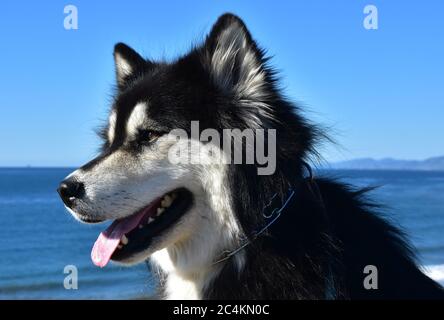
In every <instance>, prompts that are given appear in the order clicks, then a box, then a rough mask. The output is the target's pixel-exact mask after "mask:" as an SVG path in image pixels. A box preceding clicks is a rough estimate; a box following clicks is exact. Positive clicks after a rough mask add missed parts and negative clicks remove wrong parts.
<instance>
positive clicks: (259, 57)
mask: <svg viewBox="0 0 444 320" xmlns="http://www.w3.org/2000/svg"><path fill="white" fill-rule="evenodd" d="M204 57H205V62H204V63H205V66H206V68H208V69H209V72H210V75H211V78H212V80H213V81H214V82H215V84H216V85H217V86H218V87H220V88H221V89H223V90H227V91H230V92H233V93H234V94H235V95H236V96H237V98H239V99H255V98H260V97H259V96H258V95H260V94H263V90H261V89H263V86H264V85H265V83H266V81H267V80H266V79H267V78H266V73H267V68H266V67H265V66H264V64H265V61H266V59H265V58H264V54H263V52H262V50H261V49H259V48H258V47H257V45H256V43H255V41H254V40H253V39H252V37H251V35H250V32H249V31H248V29H247V27H246V26H245V24H244V22H243V21H242V20H241V19H240V18H238V17H237V16H235V15H233V14H229V13H228V14H224V15H222V16H221V17H220V18H219V19H218V20H217V22H216V23H215V24H214V26H213V28H212V30H211V32H210V34H209V35H208V36H207V38H206V41H205V44H204Z"/></svg>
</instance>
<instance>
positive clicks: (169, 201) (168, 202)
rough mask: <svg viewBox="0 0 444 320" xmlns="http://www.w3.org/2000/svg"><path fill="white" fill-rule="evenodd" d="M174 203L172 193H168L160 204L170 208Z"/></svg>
mask: <svg viewBox="0 0 444 320" xmlns="http://www.w3.org/2000/svg"><path fill="white" fill-rule="evenodd" d="M172 203H173V199H172V198H171V196H170V195H166V196H165V197H163V199H162V201H161V202H160V205H161V206H162V207H164V208H168V207H169V206H170V205H171V204H172Z"/></svg>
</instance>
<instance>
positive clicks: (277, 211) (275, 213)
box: [212, 187, 295, 265]
mask: <svg viewBox="0 0 444 320" xmlns="http://www.w3.org/2000/svg"><path fill="white" fill-rule="evenodd" d="M294 194H295V191H294V189H293V188H291V187H290V188H289V189H288V192H287V197H286V199H285V201H284V202H283V204H282V206H281V207H280V208H279V207H274V209H273V210H271V212H270V208H273V203H274V202H275V200H276V199H277V193H275V194H274V195H273V197H272V198H271V199H270V202H269V203H268V204H267V205H266V206H265V207H264V211H263V212H262V215H263V217H264V219H265V221H266V224H265V226H263V227H262V228H261V229H259V230H258V231H255V232H253V233H252V234H251V236H250V237H249V238H242V239H241V243H242V244H241V245H240V246H239V247H238V248H236V249H235V250H232V251H228V250H226V251H224V252H222V254H221V256H220V258H219V259H218V260H216V261H215V262H213V264H212V265H216V264H218V263H220V262H222V261H225V260H228V259H230V258H231V257H232V256H234V255H235V254H236V253H238V252H239V251H241V250H242V249H244V248H245V247H246V246H248V245H249V244H250V243H252V242H253V241H254V240H256V239H257V238H258V237H259V236H260V235H261V234H263V233H264V232H265V231H266V230H267V229H268V228H269V227H270V226H271V225H272V224H273V223H275V222H276V221H277V220H278V219H279V217H280V216H281V213H282V211H283V210H284V209H285V208H286V207H287V205H288V203H289V202H290V201H291V199H292V198H293V196H294Z"/></svg>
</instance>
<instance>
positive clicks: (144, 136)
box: [137, 129, 162, 143]
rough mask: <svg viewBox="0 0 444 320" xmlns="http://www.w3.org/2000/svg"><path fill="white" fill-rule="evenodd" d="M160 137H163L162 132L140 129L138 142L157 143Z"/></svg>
mask: <svg viewBox="0 0 444 320" xmlns="http://www.w3.org/2000/svg"><path fill="white" fill-rule="evenodd" d="M160 136H162V133H161V132H157V131H153V130H146V129H139V131H138V134H137V140H138V141H139V142H140V143H152V142H154V141H156V140H157V139H158V138H159V137H160Z"/></svg>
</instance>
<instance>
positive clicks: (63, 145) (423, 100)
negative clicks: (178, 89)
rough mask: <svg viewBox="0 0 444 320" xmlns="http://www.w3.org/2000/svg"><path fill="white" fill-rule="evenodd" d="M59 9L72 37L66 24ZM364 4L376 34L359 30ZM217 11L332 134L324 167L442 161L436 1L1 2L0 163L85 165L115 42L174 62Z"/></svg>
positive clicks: (442, 36)
mask: <svg viewBox="0 0 444 320" xmlns="http://www.w3.org/2000/svg"><path fill="white" fill-rule="evenodd" d="M115 2H117V1H115ZM67 4H74V5H75V6H77V8H78V14H79V29H78V30H70V31H67V30H65V29H64V27H63V20H64V17H65V15H64V13H63V8H64V6H65V5H67ZM367 4H374V5H376V6H377V8H378V13H379V29H378V30H366V29H365V28H364V27H363V24H362V22H363V19H364V13H363V8H364V7H365V5H367ZM226 11H231V12H233V13H236V14H238V15H239V16H241V17H242V18H243V19H244V20H245V22H246V23H247V25H248V27H249V28H250V30H251V32H252V34H253V36H254V37H255V38H256V39H257V40H258V41H259V43H260V44H261V45H262V46H263V47H265V48H267V49H268V52H269V54H271V55H273V56H274V58H273V59H272V63H273V65H274V66H275V67H276V68H277V69H278V70H281V71H282V73H281V75H282V79H283V85H284V87H285V90H286V93H287V95H289V96H290V97H291V98H293V99H294V100H295V101H298V102H300V103H302V104H303V106H304V108H305V110H306V111H307V115H308V116H309V117H310V118H311V119H312V120H314V121H319V122H321V123H322V124H324V125H325V126H328V127H331V128H332V129H331V130H332V131H331V134H332V136H333V137H335V138H336V140H337V142H338V144H339V145H340V147H339V148H338V147H334V148H332V147H329V148H325V149H324V151H325V152H324V156H325V158H326V159H328V160H335V161H336V160H342V159H349V158H356V157H367V156H369V157H376V158H381V157H387V156H391V157H397V158H410V159H421V158H426V157H429V156H436V155H442V154H444V142H443V141H444V130H443V120H444V18H443V16H444V2H443V1H439V0H436V1H408V2H407V1H400V0H398V1H394V0H391V1H359V0H355V1H346V0H342V1H340V0H334V1H320V0H316V1H296V0H295V1H249V0H242V1H239V0H225V1H208V0H202V1H131V0H127V1H122V2H120V3H119V4H117V3H114V1H113V3H109V2H105V1H79V0H73V1H70V2H66V3H64V2H63V1H45V2H41V1H40V2H30V1H29V2H26V3H25V4H24V2H23V1H2V3H1V5H0V39H1V40H0V49H1V50H0V67H1V77H0V88H1V89H0V90H1V93H0V137H1V139H0V150H1V152H0V166H22V165H33V166H77V165H80V164H82V163H83V162H85V161H87V160H88V159H90V158H91V157H92V156H94V154H95V153H96V151H97V147H98V141H97V138H96V136H95V134H94V131H93V129H94V128H95V127H97V126H98V125H100V124H101V123H102V121H103V120H104V119H106V111H107V109H108V107H109V102H110V94H111V93H112V90H111V87H112V85H113V84H114V69H113V68H114V66H113V60H112V48H113V45H114V43H116V42H119V41H123V42H126V43H127V44H129V45H131V46H132V47H134V48H135V49H137V50H138V51H139V52H141V53H142V54H143V55H145V56H147V57H151V58H159V57H166V58H174V57H175V56H176V55H177V54H179V53H182V52H184V51H186V50H187V48H189V47H190V44H191V43H193V42H194V43H195V42H197V41H199V40H201V39H202V38H203V36H204V35H205V34H206V32H208V30H209V29H210V27H211V25H212V23H213V22H214V21H215V20H216V18H217V17H218V16H219V15H220V14H221V13H223V12H226Z"/></svg>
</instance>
